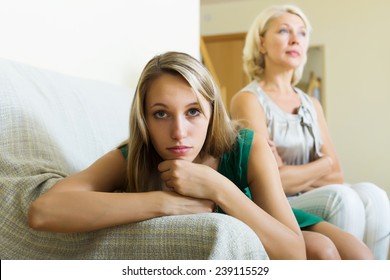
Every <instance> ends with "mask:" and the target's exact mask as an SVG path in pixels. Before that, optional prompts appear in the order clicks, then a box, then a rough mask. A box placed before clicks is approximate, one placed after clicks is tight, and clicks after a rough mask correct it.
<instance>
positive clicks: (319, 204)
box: [230, 5, 390, 259]
mask: <svg viewBox="0 0 390 280" xmlns="http://www.w3.org/2000/svg"><path fill="white" fill-rule="evenodd" d="M310 31H311V27H310V24H309V21H308V20H307V18H306V16H305V15H304V13H303V12H302V11H301V10H300V9H299V8H297V7H295V6H291V5H282V6H271V7H269V8H267V9H265V10H263V11H262V12H261V13H260V14H259V15H258V16H257V18H256V19H255V20H254V22H253V24H252V26H251V28H250V30H249V32H248V33H247V38H246V42H245V46H244V55H243V59H244V69H245V71H246V73H247V74H248V76H249V78H250V80H251V81H252V82H251V83H250V84H248V85H247V86H246V87H245V88H244V89H242V90H241V91H240V92H239V93H237V94H236V95H235V96H234V97H233V99H232V101H231V108H230V112H231V116H232V117H233V118H234V119H238V120H241V121H242V122H243V123H244V125H245V126H246V127H249V128H251V129H253V130H255V131H256V132H258V133H260V134H262V135H265V136H266V137H267V139H268V142H269V145H270V147H271V149H272V151H273V154H274V156H275V159H276V161H277V163H278V167H279V171H280V176H281V181H282V185H283V188H284V191H285V193H286V194H287V195H288V196H289V201H290V204H291V205H292V207H294V208H299V209H303V210H305V211H308V212H310V213H312V214H314V215H317V216H320V217H322V218H324V219H325V220H326V221H328V222H330V223H332V224H334V225H336V226H337V227H339V228H342V229H344V230H345V231H347V232H350V233H352V234H354V235H355V236H357V237H358V238H359V239H363V236H364V241H365V242H366V243H367V244H368V246H369V247H370V248H371V250H372V252H374V253H375V256H376V258H378V259H383V258H386V257H387V252H388V248H389V231H390V224H389V223H390V212H389V211H390V210H389V201H388V198H387V196H386V193H385V192H384V191H383V190H381V189H379V188H378V187H376V186H374V185H373V184H368V183H365V184H357V185H353V186H347V185H345V184H343V177H342V174H341V168H340V163H339V160H338V159H337V155H336V152H335V149H334V147H333V145H332V142H331V140H330V136H329V133H328V130H327V126H326V122H325V118H324V115H323V112H322V108H321V105H320V103H319V102H318V101H317V100H316V99H315V98H311V97H309V96H308V95H306V94H304V93H303V92H302V91H300V90H299V89H297V88H296V87H295V86H294V85H296V84H297V83H298V82H299V80H300V78H301V76H302V71H303V67H304V65H305V63H306V52H307V49H308V45H309V34H310ZM320 225H321V223H319V224H316V225H313V226H310V227H307V228H305V229H306V230H309V231H316V232H320V233H323V234H324V235H327V236H328V237H330V238H331V239H332V241H333V242H334V243H335V245H336V246H337V248H338V249H339V250H340V254H341V257H342V258H354V257H353V255H348V254H347V253H348V252H351V251H350V249H348V248H352V247H354V246H355V245H354V243H355V241H354V239H355V238H345V237H344V238H339V237H337V236H338V235H329V232H327V231H324V230H323V228H321V227H320ZM349 241H351V242H352V243H350V244H349ZM346 254H347V255H346Z"/></svg>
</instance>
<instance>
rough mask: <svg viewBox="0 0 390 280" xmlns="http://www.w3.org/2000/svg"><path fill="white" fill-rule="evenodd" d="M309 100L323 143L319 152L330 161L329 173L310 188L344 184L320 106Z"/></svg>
mask: <svg viewBox="0 0 390 280" xmlns="http://www.w3.org/2000/svg"><path fill="white" fill-rule="evenodd" d="M311 100H312V101H313V104H314V107H315V108H316V111H317V117H318V124H319V127H320V132H321V136H322V139H323V141H324V143H323V145H322V147H321V152H322V153H323V154H324V155H326V156H329V157H330V158H331V161H332V170H331V172H330V173H328V174H327V175H325V176H323V177H321V178H319V179H317V180H316V181H315V182H313V184H312V187H320V186H324V185H329V184H342V183H343V182H344V178H343V174H342V170H341V164H340V161H339V159H338V157H337V154H336V150H335V148H334V146H333V143H332V140H331V138H330V134H329V130H328V126H327V124H326V120H325V115H324V112H323V110H322V106H321V104H320V102H319V101H318V100H317V99H316V98H314V97H311Z"/></svg>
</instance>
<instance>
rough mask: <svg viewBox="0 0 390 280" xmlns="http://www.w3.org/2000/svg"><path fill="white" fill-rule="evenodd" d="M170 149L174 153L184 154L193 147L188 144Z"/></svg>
mask: <svg viewBox="0 0 390 280" xmlns="http://www.w3.org/2000/svg"><path fill="white" fill-rule="evenodd" d="M168 150H169V151H170V152H172V153H174V154H177V155H183V154H186V153H187V152H189V151H190V150H191V147H187V146H176V147H171V148H168Z"/></svg>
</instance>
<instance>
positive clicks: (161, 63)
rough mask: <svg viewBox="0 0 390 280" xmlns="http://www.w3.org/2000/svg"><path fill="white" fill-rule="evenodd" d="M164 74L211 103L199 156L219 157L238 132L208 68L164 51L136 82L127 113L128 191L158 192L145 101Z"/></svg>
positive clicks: (154, 153)
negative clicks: (153, 181) (180, 80)
mask: <svg viewBox="0 0 390 280" xmlns="http://www.w3.org/2000/svg"><path fill="white" fill-rule="evenodd" d="M163 74H171V75H180V76H182V77H183V78H184V79H185V80H186V81H187V82H188V84H189V85H190V86H191V87H192V88H193V89H194V90H195V92H196V93H197V94H201V95H202V96H203V97H204V98H205V99H206V100H207V101H208V102H209V103H210V104H211V108H212V110H211V111H212V115H211V118H210V124H209V127H208V131H207V136H206V139H205V143H204V145H203V147H202V150H201V153H203V154H208V155H211V156H213V157H216V158H218V157H220V156H222V154H223V153H224V152H225V151H227V150H228V149H230V148H231V146H232V145H233V142H234V140H235V138H236V136H237V129H236V125H235V123H233V122H232V121H231V120H230V119H229V117H228V114H227V112H226V110H225V107H224V104H223V102H222V98H221V95H220V93H219V90H218V88H217V86H216V84H215V82H214V81H213V79H212V77H211V75H210V73H209V72H208V71H207V69H206V68H205V67H204V66H203V65H202V64H201V63H200V62H199V61H198V60H196V59H195V58H193V57H192V56H190V55H188V54H185V53H180V52H167V53H164V54H161V55H157V56H155V57H153V58H152V59H151V60H150V61H149V62H148V63H147V64H146V66H145V68H144V69H143V71H142V73H141V77H140V79H139V81H138V85H137V88H136V92H135V96H134V99H133V103H132V105H131V113H130V137H129V142H128V145H129V146H128V149H129V153H128V163H127V184H126V185H127V187H126V191H127V192H143V191H152V190H159V189H160V188H161V187H160V185H153V184H152V185H151V184H150V180H151V178H155V177H156V172H157V165H158V164H159V163H160V162H161V161H162V159H161V157H160V156H159V155H158V153H157V152H156V150H155V149H154V147H153V144H152V143H151V139H150V135H149V131H148V127H147V123H146V117H145V98H146V94H147V93H148V90H149V88H150V86H151V85H152V83H153V82H154V81H155V80H156V79H157V78H158V77H160V76H161V75H163Z"/></svg>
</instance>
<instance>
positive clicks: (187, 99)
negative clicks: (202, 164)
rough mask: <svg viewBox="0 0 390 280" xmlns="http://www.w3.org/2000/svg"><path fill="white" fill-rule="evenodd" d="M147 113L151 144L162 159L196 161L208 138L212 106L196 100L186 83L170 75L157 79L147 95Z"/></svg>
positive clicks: (201, 97) (202, 100)
mask: <svg viewBox="0 0 390 280" xmlns="http://www.w3.org/2000/svg"><path fill="white" fill-rule="evenodd" d="M198 99H199V101H198ZM199 102H200V103H201V105H200V104H199ZM202 109H203V110H204V111H203V112H202ZM145 114H146V122H147V125H148V129H149V132H150V137H151V141H152V144H153V146H154V148H155V150H156V151H157V153H158V154H159V155H160V156H161V158H162V159H164V160H169V159H184V160H188V161H194V160H195V159H196V158H197V156H198V155H199V153H200V151H201V149H202V147H203V144H204V142H205V139H206V136H207V129H208V126H209V122H210V116H211V106H210V104H209V103H208V102H207V100H206V99H205V98H204V97H203V96H199V97H198V98H197V96H196V93H195V92H194V90H193V89H192V88H191V86H190V85H189V84H188V82H187V81H186V80H184V79H183V78H182V77H181V76H175V75H171V74H164V75H162V76H161V77H159V78H157V79H156V80H155V81H154V82H153V83H152V85H151V86H150V88H149V90H148V92H147V94H146V100H145Z"/></svg>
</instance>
